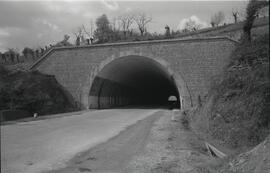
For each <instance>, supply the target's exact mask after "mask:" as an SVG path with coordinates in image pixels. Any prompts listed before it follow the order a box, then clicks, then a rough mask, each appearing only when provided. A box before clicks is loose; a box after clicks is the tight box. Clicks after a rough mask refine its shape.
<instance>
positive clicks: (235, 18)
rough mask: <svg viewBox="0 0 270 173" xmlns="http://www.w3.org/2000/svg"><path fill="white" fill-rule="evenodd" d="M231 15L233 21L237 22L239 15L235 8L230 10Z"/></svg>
mask: <svg viewBox="0 0 270 173" xmlns="http://www.w3.org/2000/svg"><path fill="white" fill-rule="evenodd" d="M232 16H233V19H234V23H237V22H238V17H239V12H238V11H236V10H233V11H232Z"/></svg>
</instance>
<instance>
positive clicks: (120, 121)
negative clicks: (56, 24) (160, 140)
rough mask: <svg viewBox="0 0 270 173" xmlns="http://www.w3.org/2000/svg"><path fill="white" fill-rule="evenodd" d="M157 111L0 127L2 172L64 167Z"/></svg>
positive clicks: (100, 113) (89, 115)
mask: <svg viewBox="0 0 270 173" xmlns="http://www.w3.org/2000/svg"><path fill="white" fill-rule="evenodd" d="M157 111H158V110H156V109H113V110H101V111H92V112H86V113H83V114H81V115H74V116H67V117H60V118H52V119H45V120H40V121H31V122H22V123H18V124H12V125H5V126H1V172H2V173H39V172H44V171H50V170H53V169H59V168H61V167H65V166H66V165H65V163H66V162H67V161H69V160H70V159H71V158H73V157H74V156H75V155H76V154H78V153H81V152H84V151H86V150H88V149H90V148H92V147H94V146H96V145H97V144H100V143H103V142H106V141H107V140H109V139H111V138H112V137H114V136H116V135H117V134H119V133H120V132H121V131H123V130H125V129H126V128H127V127H128V126H130V125H133V124H135V123H136V122H137V121H139V120H142V119H145V118H147V117H149V116H150V115H152V114H154V113H155V112H157Z"/></svg>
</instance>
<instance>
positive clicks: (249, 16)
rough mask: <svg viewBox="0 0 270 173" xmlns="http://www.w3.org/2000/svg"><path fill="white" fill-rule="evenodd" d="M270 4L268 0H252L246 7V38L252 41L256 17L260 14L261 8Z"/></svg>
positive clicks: (245, 39) (244, 28)
mask: <svg viewBox="0 0 270 173" xmlns="http://www.w3.org/2000/svg"><path fill="white" fill-rule="evenodd" d="M266 6H269V1H268V0H250V1H249V3H248V5H247V9H246V21H245V24H244V27H243V30H244V38H243V39H244V40H243V42H245V41H251V28H252V26H253V22H254V20H255V18H256V17H257V16H258V12H259V10H260V9H261V8H263V7H266Z"/></svg>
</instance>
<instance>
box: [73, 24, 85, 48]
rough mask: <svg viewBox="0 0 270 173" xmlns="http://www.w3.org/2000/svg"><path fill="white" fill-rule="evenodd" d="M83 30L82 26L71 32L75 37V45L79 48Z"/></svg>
mask: <svg viewBox="0 0 270 173" xmlns="http://www.w3.org/2000/svg"><path fill="white" fill-rule="evenodd" d="M83 28H84V26H79V27H78V28H77V29H76V30H75V31H73V34H74V35H75V37H76V45H77V46H79V45H80V44H81V37H82V36H83Z"/></svg>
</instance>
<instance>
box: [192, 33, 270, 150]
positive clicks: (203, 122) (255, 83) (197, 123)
mask: <svg viewBox="0 0 270 173" xmlns="http://www.w3.org/2000/svg"><path fill="white" fill-rule="evenodd" d="M269 98H270V79H269V35H268V34H267V35H264V36H262V37H258V38H257V39H255V40H253V41H252V43H250V44H241V45H239V47H238V48H237V49H236V50H235V52H234V53H233V55H232V57H231V62H230V64H229V65H228V67H227V68H226V69H225V71H224V73H223V74H222V75H221V76H218V77H217V80H215V81H214V82H213V85H212V89H211V90H210V91H209V95H208V97H207V99H206V101H205V102H204V104H203V105H202V106H201V107H198V108H196V110H194V111H193V114H192V116H191V119H192V121H191V124H192V126H193V128H194V129H195V130H196V131H198V132H202V133H204V134H207V135H206V136H208V137H210V138H212V139H214V140H218V141H219V142H220V143H221V144H224V145H226V146H227V147H229V148H232V149H240V150H242V151H243V150H245V149H247V148H251V147H253V146H255V145H257V144H258V143H260V142H261V141H263V140H264V139H265V138H266V136H267V135H269V134H270V114H269V113H270V109H269V108H270V100H269Z"/></svg>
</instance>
